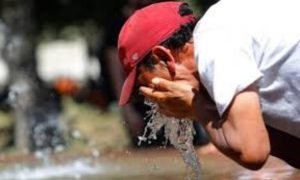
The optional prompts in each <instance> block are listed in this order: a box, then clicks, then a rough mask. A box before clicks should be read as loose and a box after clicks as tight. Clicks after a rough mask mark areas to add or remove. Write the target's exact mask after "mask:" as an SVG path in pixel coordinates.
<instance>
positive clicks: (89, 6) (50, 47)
mask: <svg viewBox="0 0 300 180" xmlns="http://www.w3.org/2000/svg"><path fill="white" fill-rule="evenodd" d="M159 1H162V0H110V1H101V0H0V179H1V180H2V179H9V180H10V179H30V180H32V179H104V180H109V179H112V180H116V179H122V180H124V179H128V180H134V179H136V180H143V179H145V180H146V179H172V180H176V179H178V180H182V179H193V178H189V175H187V174H188V173H187V172H188V171H187V168H186V166H185V164H184V161H183V160H182V158H181V157H180V154H179V153H178V152H177V151H176V150H174V148H172V147H171V146H170V145H169V144H168V143H166V141H165V139H164V134H163V131H161V132H158V138H157V140H155V141H151V142H143V143H142V144H140V145H139V144H138V137H139V136H141V135H142V134H143V131H144V127H145V125H146V123H147V121H148V119H144V117H145V112H146V111H147V110H148V107H147V106H145V105H144V103H143V102H136V103H134V104H129V105H127V106H125V107H123V108H120V107H119V106H118V98H119V94H120V91H121V87H122V83H123V80H124V72H123V71H122V68H121V65H120V63H119V60H118V57H117V47H116V45H117V38H118V33H119V31H120V28H121V27H122V25H123V23H124V22H125V21H126V19H127V18H128V17H129V16H130V15H131V14H132V13H133V12H134V11H135V10H136V9H139V8H141V7H143V6H145V5H148V4H151V3H154V2H159ZM185 2H188V3H189V4H190V5H191V7H192V8H193V9H194V12H195V14H196V15H197V16H199V17H201V16H202V15H203V14H204V13H205V11H206V10H207V9H208V8H209V7H210V6H211V5H212V4H214V3H216V2H217V0H185ZM194 127H195V130H196V134H195V137H194V145H195V147H196V150H197V154H199V155H200V154H201V155H200V157H199V159H200V161H201V163H202V165H203V167H202V169H203V172H204V173H203V179H300V173H299V172H297V171H295V170H293V169H292V168H290V167H289V166H286V165H285V164H284V163H282V162H280V161H274V159H271V163H267V165H266V167H265V168H264V169H263V170H262V171H258V172H252V171H248V170H245V169H243V168H241V167H240V166H238V165H237V164H236V163H233V162H232V161H230V160H228V159H227V158H226V157H224V156H222V155H220V154H218V153H217V151H215V149H214V148H213V146H209V139H208V137H207V135H206V134H205V132H204V131H203V128H202V127H201V126H200V125H199V124H198V123H194ZM206 145H207V146H206ZM169 147H171V148H169ZM202 147H203V148H202ZM207 147H208V148H207ZM207 152H214V153H213V154H211V155H209V154H208V155H207ZM204 154H206V155H205V156H204ZM202 155H203V156H202Z"/></svg>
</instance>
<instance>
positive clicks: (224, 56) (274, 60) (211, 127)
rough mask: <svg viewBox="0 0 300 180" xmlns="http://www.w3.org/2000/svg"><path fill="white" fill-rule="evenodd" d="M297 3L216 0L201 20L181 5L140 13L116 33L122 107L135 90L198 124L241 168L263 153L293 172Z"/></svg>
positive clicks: (298, 130)
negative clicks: (122, 75) (122, 71)
mask: <svg viewBox="0 0 300 180" xmlns="http://www.w3.org/2000/svg"><path fill="white" fill-rule="evenodd" d="M258 2H259V3H260V6H259V7H257V6H256V4H257V3H258ZM297 3H298V2H297V1H296V0H288V2H285V3H284V4H281V2H279V1H278V0H272V1H271V0H263V1H262V0H260V1H258V0H251V1H250V0H245V1H240V0H221V1H220V2H218V3H217V4H215V5H214V6H212V7H211V8H210V9H209V10H208V11H207V13H206V14H205V15H204V17H203V18H202V19H201V20H200V21H199V22H196V21H195V18H194V17H193V15H192V13H191V11H189V9H187V5H186V4H183V3H180V2H166V3H158V4H155V5H152V6H148V7H146V8H144V9H142V10H139V11H137V12H136V13H135V14H133V16H131V18H129V20H128V21H127V22H126V23H125V25H124V26H123V28H122V30H121V32H120V35H119V57H120V60H121V63H122V64H123V66H124V69H125V71H126V72H127V78H126V80H125V82H124V85H123V89H122V94H121V97H120V102H119V103H120V105H124V104H126V103H127V102H128V101H129V100H130V98H131V97H133V96H134V93H135V89H136V88H139V90H140V92H141V93H142V94H143V95H144V96H145V97H146V98H148V99H150V100H151V101H154V102H155V103H157V104H158V105H159V110H160V111H161V112H162V113H164V114H166V115H168V116H175V117H179V118H182V117H188V118H192V119H194V120H196V121H200V122H201V123H202V124H203V126H204V127H205V129H206V131H207V132H208V134H209V136H210V139H211V141H212V143H213V144H214V145H215V146H216V147H217V148H218V149H219V150H220V151H221V152H223V153H224V154H225V155H227V156H229V157H230V158H231V159H233V160H235V161H236V162H237V163H239V164H240V165H242V166H244V167H246V168H249V169H259V168H261V167H262V166H263V165H264V163H265V162H266V160H267V158H268V156H269V155H270V154H271V155H273V156H276V157H278V158H281V159H283V160H285V161H286V162H287V163H289V164H290V165H292V166H294V167H297V168H300V156H299V152H300V104H299V102H300V101H299V100H300V99H299V98H300V83H299V80H300V63H299V62H300V33H299V32H300V24H299V23H296V22H297V17H299V16H300V11H298V10H297V7H299V6H298V4H297ZM266 9H267V10H268V13H266V12H265V11H266ZM281 9H284V10H285V13H284V14H282V15H279V10H281ZM196 23H197V25H196V27H195V29H194V25H195V24H196ZM192 31H194V32H193V37H192Z"/></svg>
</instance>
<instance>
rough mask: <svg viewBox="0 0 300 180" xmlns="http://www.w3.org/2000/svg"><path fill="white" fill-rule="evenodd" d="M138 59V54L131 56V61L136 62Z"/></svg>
mask: <svg viewBox="0 0 300 180" xmlns="http://www.w3.org/2000/svg"><path fill="white" fill-rule="evenodd" d="M138 59H139V55H138V53H134V54H133V55H132V60H134V61H136V60H138Z"/></svg>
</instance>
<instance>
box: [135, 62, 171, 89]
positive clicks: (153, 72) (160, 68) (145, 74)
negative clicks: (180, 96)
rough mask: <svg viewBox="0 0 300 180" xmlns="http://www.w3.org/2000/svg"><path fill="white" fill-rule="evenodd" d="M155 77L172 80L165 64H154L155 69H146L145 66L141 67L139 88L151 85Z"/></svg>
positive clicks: (139, 70) (138, 80) (138, 79)
mask: <svg viewBox="0 0 300 180" xmlns="http://www.w3.org/2000/svg"><path fill="white" fill-rule="evenodd" d="M155 77H160V78H164V79H167V80H171V79H172V78H171V75H170V73H169V71H168V69H167V66H166V64H165V63H164V62H158V63H155V64H153V68H149V67H146V66H145V65H142V66H140V67H139V69H138V78H137V82H138V84H139V86H149V85H150V84H151V80H152V79H153V78H155Z"/></svg>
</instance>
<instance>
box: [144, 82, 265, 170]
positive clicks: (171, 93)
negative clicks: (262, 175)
mask: <svg viewBox="0 0 300 180" xmlns="http://www.w3.org/2000/svg"><path fill="white" fill-rule="evenodd" d="M153 83H154V87H155V89H152V88H148V87H142V88H140V90H141V92H142V93H143V94H144V95H145V96H146V97H148V98H149V99H151V100H153V101H155V102H157V103H158V104H159V106H160V107H161V111H162V112H163V113H164V112H165V113H166V114H167V115H169V116H175V117H190V118H194V119H197V120H200V122H201V123H202V124H203V126H204V127H205V129H206V131H207V132H208V134H209V136H210V138H211V141H212V143H213V144H214V145H215V146H216V147H217V148H218V149H219V150H220V151H221V152H223V153H224V154H225V155H227V156H228V157H230V158H231V159H233V160H235V161H236V162H237V163H239V164H240V165H242V166H244V167H246V168H249V169H259V168H260V167H261V166H262V165H263V164H264V163H265V161H266V160H267V158H268V155H269V153H270V143H269V137H268V133H267V130H266V128H265V125H264V122H263V118H262V115H261V110H260V104H259V97H258V93H257V90H256V88H255V87H252V86H250V87H248V88H247V89H245V90H244V91H243V92H241V93H239V94H238V95H236V96H235V98H234V99H233V101H232V103H231V105H230V106H229V108H228V109H227V111H226V112H225V114H224V115H223V117H219V115H218V113H217V111H216V108H214V107H213V105H212V104H211V102H210V101H209V99H208V98H207V96H204V94H203V92H202V93H199V92H195V91H194V90H193V88H192V87H189V86H188V85H187V84H183V83H178V82H171V81H167V80H164V79H160V80H159V81H154V82H153ZM180 109H184V110H180Z"/></svg>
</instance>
